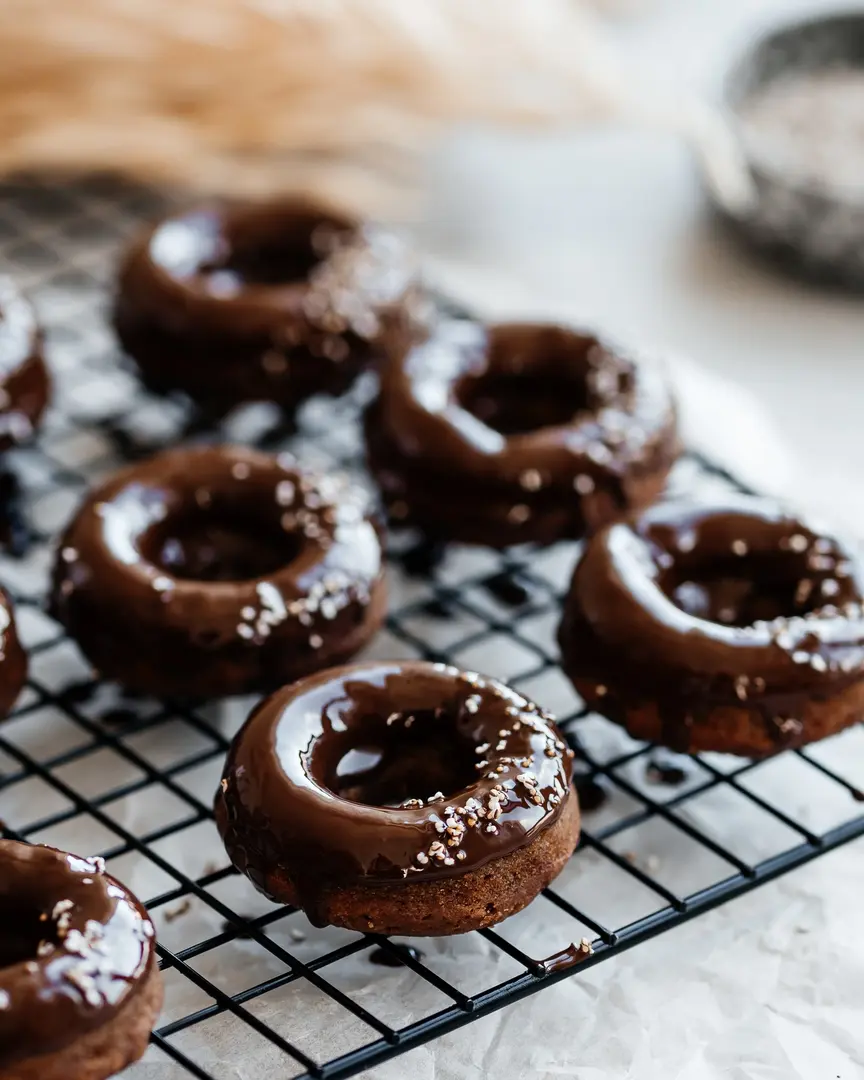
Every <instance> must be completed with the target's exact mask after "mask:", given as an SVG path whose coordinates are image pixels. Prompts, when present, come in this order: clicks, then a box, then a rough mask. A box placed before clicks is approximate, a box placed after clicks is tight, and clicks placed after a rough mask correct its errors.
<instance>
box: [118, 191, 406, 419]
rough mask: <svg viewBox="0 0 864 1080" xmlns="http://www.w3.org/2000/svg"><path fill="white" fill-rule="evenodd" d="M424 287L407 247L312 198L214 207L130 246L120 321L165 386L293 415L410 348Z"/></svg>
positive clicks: (219, 404)
mask: <svg viewBox="0 0 864 1080" xmlns="http://www.w3.org/2000/svg"><path fill="white" fill-rule="evenodd" d="M416 288H417V287H416V284H415V275H414V264H413V260H412V258H411V257H410V256H409V254H408V251H407V249H406V248H405V247H404V246H403V245H402V244H401V243H400V242H399V241H398V240H397V239H396V238H395V237H394V236H392V235H390V234H389V233H386V232H384V231H382V230H381V229H379V228H377V227H375V226H373V225H370V224H367V223H363V222H361V221H358V220H356V219H354V218H351V217H349V216H347V215H345V214H342V213H339V212H334V211H333V210H331V209H329V208H327V207H325V206H323V205H318V204H316V203H313V202H312V201H310V200H308V199H300V198H282V199H279V200H274V201H271V202H266V203H220V204H212V205H208V206H202V207H197V208H194V209H191V210H188V211H185V212H183V213H179V214H176V215H174V216H172V217H169V218H166V219H165V220H163V221H161V222H159V223H158V224H156V225H155V226H154V227H153V228H152V229H150V230H149V231H148V232H147V233H146V234H145V235H144V236H143V237H142V238H141V239H140V240H139V241H138V242H137V243H136V244H135V245H134V246H133V247H132V249H131V250H130V251H129V253H128V254H127V256H126V258H125V260H124V262H123V265H122V267H121V270H120V278H119V287H118V295H117V301H116V307H115V326H116V329H117V332H118V334H119V336H120V339H121V341H122V343H123V345H124V347H125V349H126V351H127V352H128V353H129V355H130V356H132V357H133V358H134V359H135V361H136V362H137V364H138V367H139V369H140V372H141V376H142V378H143V380H144V381H145V382H146V383H147V384H148V385H149V386H151V387H152V388H153V389H155V390H157V391H167V390H173V389H180V390H184V391H185V392H186V393H188V394H189V395H190V396H191V397H192V398H193V399H195V400H196V401H198V402H200V403H202V404H204V405H205V406H206V407H208V408H213V409H215V410H217V411H224V410H228V409H230V408H232V407H233V406H235V405H236V404H237V403H238V402H243V401H256V400H258V401H274V402H276V403H277V404H279V405H280V406H281V407H282V408H283V409H285V410H287V411H289V412H290V411H292V410H293V409H295V408H296V407H297V406H298V405H299V404H300V403H301V402H302V401H304V400H305V399H306V398H308V397H309V396H310V395H312V394H316V393H332V394H336V393H342V392H344V391H345V390H346V389H347V388H348V387H349V386H350V384H351V383H352V382H353V380H354V379H355V378H356V377H357V375H358V374H359V373H360V372H361V371H362V370H364V369H365V368H367V367H369V366H370V365H373V364H375V363H377V362H378V360H379V359H380V358H381V357H382V356H383V355H385V354H386V353H387V352H388V351H390V350H392V349H398V348H401V347H403V344H404V338H405V335H406V334H409V333H410V332H411V319H412V308H413V305H414V304H415V303H416V298H417V297H416Z"/></svg>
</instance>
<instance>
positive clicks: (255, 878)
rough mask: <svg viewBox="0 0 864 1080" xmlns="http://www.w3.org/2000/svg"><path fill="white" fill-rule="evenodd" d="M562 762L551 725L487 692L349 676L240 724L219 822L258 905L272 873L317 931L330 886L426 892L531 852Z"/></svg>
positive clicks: (422, 679)
mask: <svg viewBox="0 0 864 1080" xmlns="http://www.w3.org/2000/svg"><path fill="white" fill-rule="evenodd" d="M571 758H572V751H570V750H569V749H568V748H567V747H566V745H565V743H564V742H563V740H562V738H561V734H560V732H559V731H558V730H557V728H556V727H555V725H554V723H553V722H552V720H551V718H550V717H549V716H548V715H547V714H546V713H544V712H543V711H542V710H540V709H539V708H538V707H537V706H536V705H534V704H533V703H532V702H530V701H528V700H527V699H526V698H524V697H522V696H521V695H520V694H518V693H516V692H515V691H513V690H510V689H509V688H508V687H506V686H504V685H503V684H502V683H499V682H497V681H495V680H494V679H488V678H484V677H481V676H479V675H476V674H474V673H471V672H460V671H458V670H457V669H456V668H452V667H448V666H446V665H444V664H429V663H421V662H409V663H396V662H380V663H379V662H375V663H366V664H355V665H351V666H348V667H343V668H336V669H333V670H331V671H325V672H321V673H320V674H318V675H313V676H311V677H309V678H307V679H304V680H302V681H301V682H299V683H297V684H295V685H294V686H289V687H286V688H285V689H283V690H280V691H278V692H277V693H276V694H274V695H272V696H271V697H270V698H268V699H267V700H266V701H264V702H263V703H262V704H261V705H260V706H259V707H258V708H257V709H256V710H255V711H254V712H253V713H252V715H251V716H250V717H249V720H248V721H247V723H246V725H245V726H244V727H243V729H242V730H241V731H240V733H239V734H238V735H237V737H236V738H235V740H234V743H233V745H232V747H231V750H230V752H229V755H228V760H227V762H226V766H225V772H224V776H223V780H222V784H221V786H220V789H219V791H218V793H217V796H216V821H217V825H218V826H219V830H220V832H221V834H222V838H223V840H224V841H225V846H226V849H227V851H228V854H229V855H230V857H231V860H232V861H233V863H234V865H235V866H236V867H237V868H238V869H239V870H240V871H241V872H243V873H245V874H246V875H248V877H249V878H250V879H251V880H252V882H253V883H254V884H255V885H256V886H258V888H260V889H262V891H266V886H265V881H266V879H267V875H268V874H270V873H272V872H273V871H274V869H275V870H276V871H277V872H278V873H280V874H284V876H285V877H287V878H288V879H289V880H290V882H291V883H292V885H293V887H294V888H295V890H296V891H297V893H298V895H299V896H300V897H301V902H302V906H303V908H304V910H305V911H306V913H307V915H308V916H309V918H310V919H311V920H312V921H313V922H315V921H316V904H317V897H318V893H319V891H320V889H321V888H322V887H324V886H326V885H327V884H329V883H339V884H345V883H351V882H366V883H380V884H390V885H395V886H398V885H400V884H402V883H405V882H415V881H435V880H439V879H444V878H450V877H455V876H457V875H461V874H465V873H467V872H468V871H471V870H474V869H476V868H478V867H480V866H483V865H485V864H486V863H488V862H490V861H491V860H494V859H497V858H500V857H501V856H503V855H506V854H507V853H509V852H512V851H514V850H515V849H517V848H520V847H522V846H524V845H526V844H528V843H530V842H531V840H532V839H533V838H534V837H536V836H537V835H538V834H539V833H540V832H542V831H543V830H545V829H547V828H548V827H549V826H550V825H552V824H553V823H554V822H555V821H556V819H557V818H558V816H559V814H560V813H561V809H562V806H563V804H564V802H565V801H566V799H567V798H568V796H569V793H570V775H571ZM321 921H323V920H321Z"/></svg>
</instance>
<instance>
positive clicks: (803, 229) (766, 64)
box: [702, 10, 864, 290]
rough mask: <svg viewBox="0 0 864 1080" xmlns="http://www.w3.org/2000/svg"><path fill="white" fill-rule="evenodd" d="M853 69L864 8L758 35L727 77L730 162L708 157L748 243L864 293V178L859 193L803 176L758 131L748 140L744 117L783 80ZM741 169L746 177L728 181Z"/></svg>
mask: <svg viewBox="0 0 864 1080" xmlns="http://www.w3.org/2000/svg"><path fill="white" fill-rule="evenodd" d="M850 68H851V69H853V70H856V71H860V72H862V73H864V10H862V11H860V12H858V13H848V14H838V15H834V16H830V17H825V18H818V19H813V20H811V21H808V22H802V23H797V24H794V25H790V26H786V27H783V28H781V29H777V30H774V31H773V32H771V33H769V34H767V35H765V36H764V37H761V38H759V39H757V40H756V41H755V43H754V44H753V45H752V46H751V47H750V48H749V49H748V50H747V52H746V53H745V54H744V55H743V56H742V57H741V58H740V59H739V60H738V62H737V63H736V64H735V65H734V67H733V68H732V70H731V71H730V73H729V75H728V77H727V80H726V87H725V93H724V102H723V105H724V113H725V116H726V119H727V123H728V125H729V134H730V135H731V139H730V140H729V143H728V145H727V152H726V153H725V156H724V159H723V160H722V161H721V160H720V159H719V157H718V156H717V155H716V154H715V155H713V157H712V155H711V154H703V155H702V158H703V167H704V168H705V170H706V175H707V186H708V189H709V192H710V195H711V197H712V199H713V201H714V203H715V204H716V205H717V207H718V208H719V210H720V211H721V213H722V214H723V215H724V216H725V217H726V218H727V220H729V221H730V222H731V223H733V224H734V225H735V227H736V229H737V231H738V232H739V233H741V234H742V235H743V236H744V237H745V238H746V239H747V240H749V241H751V242H753V243H755V244H756V245H758V247H759V248H761V249H762V250H763V251H765V252H767V253H769V254H771V255H773V256H775V257H776V258H779V259H780V260H781V261H782V263H783V264H784V265H785V266H786V267H787V268H788V269H792V270H795V271H797V272H799V273H805V274H806V275H807V276H808V277H811V278H813V277H815V278H817V279H819V280H822V281H826V282H834V283H839V284H843V285H845V286H848V287H852V288H855V289H858V290H864V176H862V177H861V187H860V188H857V189H856V190H854V191H850V189H849V188H848V186H847V188H846V189H845V191H844V189H843V186H842V185H841V184H837V185H836V186H835V185H834V184H833V183H832V182H831V178H830V176H828V177H825V178H823V179H822V180H821V182H819V183H815V182H814V181H813V180H812V179H807V178H802V176H801V175H799V174H797V173H795V172H794V171H793V170H789V169H784V168H783V167H782V166H780V165H779V163H778V162H777V160H776V159H774V160H773V161H772V159H771V155H770V154H767V153H763V152H762V150H763V148H762V147H761V146H759V145H757V144H756V143H754V139H753V132H752V130H751V132H750V133H749V134H748V135H747V136H746V138H745V134H744V128H743V125H742V122H741V115H742V108H743V106H744V105H745V103H746V102H748V101H752V100H753V96H754V94H757V93H758V92H759V91H763V92H764V90H765V88H766V87H768V86H769V85H770V84H771V83H773V82H774V81H775V80H777V79H778V78H780V77H785V76H789V75H790V74H797V73H802V74H803V73H807V74H811V73H813V72H826V71H836V70H837V69H842V70H848V69H850ZM862 120H864V117H862ZM730 149H731V150H732V153H731V154H730V153H729V152H728V151H729V150H730ZM862 160H864V151H862ZM736 170H738V171H739V172H740V171H741V170H743V173H746V176H745V175H744V174H743V173H742V174H741V175H740V176H739V178H738V179H739V181H740V182H738V183H733V184H730V183H728V180H729V179H730V178H732V179H733V180H734V178H735V171H736ZM724 176H725V179H724ZM742 190H743V191H745V192H746V195H745V196H742ZM733 192H734V196H733V194H732V193H733Z"/></svg>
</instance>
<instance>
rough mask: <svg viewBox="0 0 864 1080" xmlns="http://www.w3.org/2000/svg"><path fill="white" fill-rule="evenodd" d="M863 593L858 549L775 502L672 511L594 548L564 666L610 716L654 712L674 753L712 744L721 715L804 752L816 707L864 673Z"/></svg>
mask: <svg viewBox="0 0 864 1080" xmlns="http://www.w3.org/2000/svg"><path fill="white" fill-rule="evenodd" d="M862 589H864V569H862V563H861V559H860V554H859V553H858V552H857V551H854V550H852V549H850V548H848V547H845V546H844V545H843V544H842V543H841V542H840V541H838V540H836V539H834V538H833V537H829V536H826V535H824V534H823V533H821V532H820V531H819V530H818V529H817V528H816V527H814V526H811V525H808V524H807V523H805V522H803V521H801V520H800V519H798V518H797V517H795V516H793V515H791V514H790V513H788V512H787V511H785V510H784V509H783V508H781V507H780V506H777V505H775V504H773V503H771V502H769V501H767V500H763V499H756V498H749V497H745V496H729V497H727V498H726V499H724V500H723V501H722V502H719V503H715V504H713V505H704V504H699V503H689V502H670V503H663V504H660V505H658V506H656V507H654V508H652V509H651V510H649V511H647V512H646V513H645V514H644V515H643V516H642V517H641V518H640V519H639V520H638V521H637V522H636V523H635V524H615V525H611V526H610V527H608V528H607V529H605V530H603V531H602V532H600V533H599V534H598V535H597V536H595V537H594V538H593V539H592V540H591V541H590V542H589V543H588V545H587V547H586V549H585V551H584V553H583V555H582V557H581V558H580V560H579V562H578V564H577V566H576V570H575V573H574V576H573V581H572V585H571V588H570V593H569V596H568V599H567V602H566V605H565V610H564V617H563V620H562V623H561V628H560V632H559V640H560V644H561V651H562V666H563V667H564V670H565V671H566V672H567V673H568V674H569V675H570V677H571V678H572V679H573V680H574V682H575V684H576V686H577V689H579V690H580V692H581V693H582V694H583V696H585V697H586V698H587V700H588V701H589V703H590V704H591V705H592V706H593V707H594V708H596V709H597V710H598V711H600V712H603V713H604V714H606V715H608V716H610V718H612V719H616V720H622V722H625V723H626V722H627V717H626V714H627V712H628V710H630V709H636V708H639V707H641V706H642V705H643V704H645V703H646V702H650V703H652V704H653V705H655V706H656V708H657V710H658V712H659V714H660V716H661V720H662V729H663V730H662V741H664V742H666V743H667V744H669V745H672V746H674V747H675V748H677V749H687V748H688V747H689V746H690V745H691V743H693V742H694V741H696V742H697V743H698V744H699V745H702V746H703V748H704V747H705V742H706V735H705V729H708V728H710V725H711V722H712V710H716V709H727V710H729V709H734V710H736V711H737V712H738V713H740V714H742V715H743V714H747V715H749V717H750V718H751V720H752V719H754V718H755V719H756V721H757V722H758V724H759V725H760V726H761V727H762V728H763V730H764V731H765V732H766V733H767V736H768V738H769V739H770V745H773V746H774V748H779V747H782V746H785V745H796V744H799V743H801V742H805V741H807V739H808V735H807V732H806V730H805V727H806V725H805V724H804V723H803V722H802V717H804V716H805V714H806V712H807V709H808V707H810V706H812V705H813V703H814V702H830V701H831V700H833V698H834V696H835V695H837V694H839V693H843V692H844V691H846V690H848V689H849V688H850V687H852V688H855V687H856V685H857V684H859V683H861V680H862V676H864V615H862V606H861V602H862ZM726 715H727V716H728V715H729V713H728V712H727V714H726ZM716 748H717V749H722V748H723V747H721V746H718V747H716Z"/></svg>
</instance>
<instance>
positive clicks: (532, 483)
mask: <svg viewBox="0 0 864 1080" xmlns="http://www.w3.org/2000/svg"><path fill="white" fill-rule="evenodd" d="M519 483H520V484H521V485H522V487H523V488H525V490H526V491H539V490H540V488H541V487H543V477H542V476H541V475H540V473H539V472H538V471H537V469H526V470H525V471H524V472H523V473H522V475H521V476H520V477H519Z"/></svg>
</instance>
